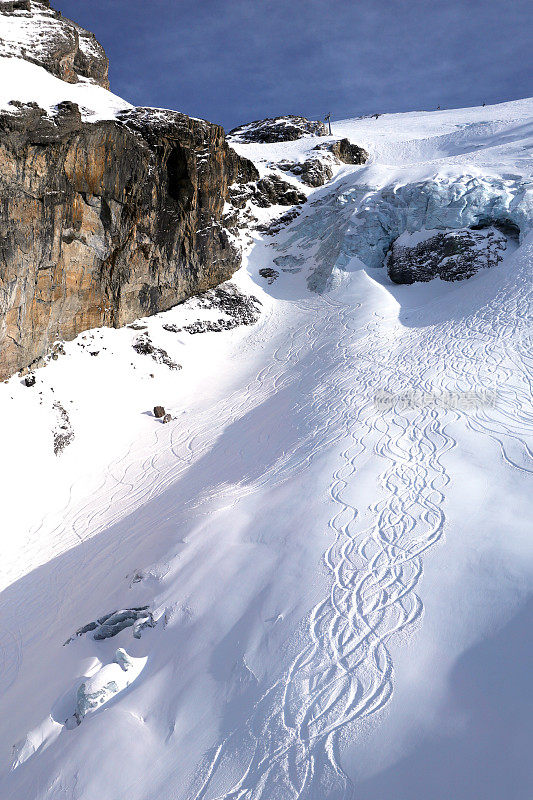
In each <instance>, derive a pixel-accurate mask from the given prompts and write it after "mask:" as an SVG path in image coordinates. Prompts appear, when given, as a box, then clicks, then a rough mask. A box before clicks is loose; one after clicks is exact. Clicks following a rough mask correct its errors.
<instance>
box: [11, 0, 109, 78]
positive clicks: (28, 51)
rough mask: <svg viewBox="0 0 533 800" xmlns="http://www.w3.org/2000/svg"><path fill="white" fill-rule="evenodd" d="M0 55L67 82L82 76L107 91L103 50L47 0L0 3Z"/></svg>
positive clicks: (107, 64) (106, 69) (92, 38)
mask: <svg viewBox="0 0 533 800" xmlns="http://www.w3.org/2000/svg"><path fill="white" fill-rule="evenodd" d="M0 55H1V56H16V57H18V58H24V59H25V60H26V61H31V62H32V63H33V64H37V65H38V66H40V67H44V69H46V70H47V71H48V72H51V73H52V74H53V75H55V76H56V77H58V78H61V79H62V80H64V81H66V82H67V83H76V82H77V81H78V80H79V79H80V77H82V78H88V79H89V80H91V81H93V82H94V83H97V84H98V85H99V86H103V87H104V88H105V89H108V88H109V80H108V77H107V73H108V68H109V61H108V59H107V56H106V54H105V51H104V48H103V47H102V46H101V45H100V44H99V43H98V42H97V41H96V39H95V37H94V34H92V33H89V31H86V30H84V29H83V28H82V27H80V26H79V25H77V24H76V23H75V22H71V20H69V19H66V18H65V17H62V16H61V14H60V12H59V11H55V10H54V9H52V8H50V3H49V0H40V2H38V1H37V2H36V1H35V0H31V2H30V0H10V1H9V2H2V0H0Z"/></svg>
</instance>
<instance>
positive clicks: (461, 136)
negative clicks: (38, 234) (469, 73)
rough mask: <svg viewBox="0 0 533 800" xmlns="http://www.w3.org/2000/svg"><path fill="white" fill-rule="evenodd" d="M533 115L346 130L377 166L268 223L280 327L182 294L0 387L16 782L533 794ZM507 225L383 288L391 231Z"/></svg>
mask: <svg viewBox="0 0 533 800" xmlns="http://www.w3.org/2000/svg"><path fill="white" fill-rule="evenodd" d="M532 130H533V101H531V100H524V101H519V102H515V103H507V104H503V105H500V106H493V107H485V108H477V109H464V110H457V111H445V112H433V113H419V114H413V113H411V114H405V115H398V114H397V115H384V116H382V117H379V118H378V119H361V120H349V121H345V122H341V123H334V135H335V137H338V136H347V137H348V138H350V140H351V141H352V142H354V143H356V144H358V145H361V146H363V147H364V148H365V149H366V150H368V152H369V153H370V155H371V159H370V161H369V162H368V163H367V164H365V165H363V166H356V167H354V166H347V165H342V166H339V165H337V167H336V174H335V176H334V178H333V180H332V181H331V182H330V183H329V184H327V185H326V186H324V187H322V188H320V189H317V190H315V191H310V190H309V189H306V190H305V191H306V192H307V193H308V195H309V198H308V202H307V204H306V205H305V206H304V208H303V211H302V213H301V214H300V215H299V216H298V217H297V218H296V219H294V221H293V222H292V223H291V224H290V225H289V226H288V227H286V228H284V229H283V230H282V231H281V232H279V233H278V234H277V235H275V236H270V237H269V236H265V237H264V238H260V237H257V236H256V238H255V240H254V243H253V245H252V246H251V248H250V251H249V254H248V258H247V263H246V265H245V267H244V268H243V269H242V270H241V271H240V273H238V274H237V276H236V279H235V282H236V284H237V286H238V287H239V289H240V291H241V292H242V293H243V294H244V295H246V296H247V295H250V294H253V295H254V296H255V297H257V299H258V300H259V301H260V303H261V306H260V308H261V313H260V316H259V319H258V321H257V322H256V323H255V324H253V325H244V326H239V327H234V328H233V329H232V330H222V331H220V332H214V331H213V332H207V333H202V334H195V333H191V332H189V331H188V330H187V329H186V325H187V323H191V322H194V321H195V320H196V319H198V318H202V319H211V320H217V319H218V318H219V317H222V318H223V319H227V314H226V313H225V312H224V311H223V310H222V311H220V310H219V309H217V308H216V304H215V306H214V305H213V304H211V307H205V306H209V305H210V303H209V302H208V303H203V305H204V307H199V306H202V301H189V303H187V304H186V305H185V306H181V307H177V308H175V309H173V310H172V311H169V312H166V313H165V314H160V315H157V316H155V317H151V318H150V319H149V320H143V321H141V322H140V325H141V326H146V328H145V329H144V330H135V329H133V330H132V328H131V327H129V328H124V329H122V330H119V331H114V330H98V331H94V332H91V333H88V334H83V335H82V336H80V337H79V338H78V340H77V341H75V342H72V343H70V344H68V345H66V346H65V351H66V353H65V355H60V356H59V358H58V359H57V360H54V361H51V362H50V364H49V365H48V366H47V367H46V368H44V369H42V370H39V371H37V372H36V373H35V375H36V383H35V385H34V386H31V387H27V386H25V385H23V381H22V382H21V380H20V378H18V377H14V378H12V379H11V380H10V381H8V382H7V383H6V384H3V385H2V386H0V390H1V391H0V404H1V416H0V418H1V419H2V421H3V422H2V426H3V430H2V441H3V444H4V464H6V465H8V470H7V475H6V476H5V478H4V480H3V488H4V490H5V500H4V501H3V522H4V524H3V542H2V565H1V575H2V593H1V595H0V609H1V618H2V623H3V624H2V628H1V629H0V659H1V663H2V665H3V666H2V671H1V674H0V691H2V695H1V699H0V718H1V719H2V721H3V722H2V725H1V735H0V764H1V772H0V796H1V797H4V796H5V797H9V798H16V800H19V799H20V800H23V798H24V800H25V799H26V798H48V799H50V798H53V799H54V800H56V799H57V800H58V799H59V798H64V797H76V798H79V800H94V799H95V798H99V800H100V799H102V800H115V798H117V797H128V798H131V800H156V798H157V800H167V799H168V800H171V799H172V800H193V798H194V800H213V798H225V800H229V799H230V798H235V800H236V798H247V799H250V800H252V799H253V800H258V798H261V800H289V799H290V798H300V799H301V800H333V799H335V800H339V799H340V798H343V799H347V798H352V797H353V798H355V797H356V798H357V800H376V799H377V798H381V797H387V798H394V800H444V799H445V798H446V800H448V799H449V798H453V800H474V798H481V797H483V798H484V800H500V798H502V797H506V798H508V800H524V798H525V797H527V796H529V794H530V789H531V771H530V766H529V757H528V752H527V745H526V743H527V742H528V740H530V738H531V733H532V731H531V714H530V712H529V709H528V708H527V698H528V685H529V668H528V659H530V656H531V650H530V644H529V642H528V637H527V631H528V625H529V626H530V625H531V616H532V607H531V604H530V602H528V598H529V597H530V593H531V587H532V577H533V548H532V546H531V539H530V519H531V512H532V508H531V491H530V483H531V473H532V462H531V446H532V445H531V434H532V432H533V408H532V404H531V399H532V398H531V386H532V382H531V378H532V375H531V366H532V363H531V347H530V345H531V328H530V323H531V317H530V293H531V259H532V252H533V238H532V234H531V233H530V229H531V224H532V221H533V213H532V206H531V185H532V184H531V179H532V161H531V149H530V148H531V134H532ZM317 141H318V140H314V139H313V138H312V137H309V138H305V139H300V140H297V141H294V142H287V143H274V144H236V145H235V148H236V149H238V151H239V152H240V153H242V154H244V155H246V156H248V157H250V158H253V160H254V161H255V162H256V163H257V164H258V167H259V169H260V171H261V172H262V174H265V173H267V172H268V171H276V167H275V164H276V162H279V161H281V160H291V161H295V160H298V159H300V160H301V159H305V158H306V157H308V155H309V153H310V152H311V150H312V148H313V147H315V146H316V143H317ZM321 141H322V140H321ZM290 180H291V181H294V182H295V183H297V179H296V178H290ZM488 222H491V223H492V222H494V223H497V224H498V225H502V224H512V226H514V228H518V229H519V243H518V246H514V247H509V248H508V250H507V251H506V255H505V258H504V259H503V261H501V262H500V263H499V264H498V265H497V266H494V267H492V268H491V269H481V270H480V271H479V272H478V273H477V274H476V275H474V276H473V277H472V278H470V279H468V280H465V281H461V282H459V283H445V282H442V281H440V280H438V279H437V280H434V281H431V282H429V283H425V284H414V285H412V286H395V285H393V284H392V283H391V282H390V281H389V280H388V278H387V276H386V271H385V270H384V268H383V258H384V255H385V253H386V250H387V249H388V247H389V245H390V244H391V242H392V241H393V240H394V239H395V238H397V237H398V236H400V235H402V234H405V233H406V232H407V233H408V234H409V233H413V232H416V231H430V230H443V229H449V228H452V229H453V228H461V227H465V226H470V225H477V224H484V223H488ZM423 236H425V233H422V237H423ZM402 241H404V240H403V239H402ZM264 269H267V270H275V272H276V273H277V277H275V276H274V277H275V280H273V281H272V282H267V281H266V280H265V279H264V278H262V277H261V275H260V273H259V271H260V270H264ZM267 274H269V275H270V276H271V278H272V277H273V276H272V273H271V272H270V273H267ZM256 307H257V305H256ZM173 328H174V330H173ZM176 329H178V330H176ZM195 329H197V328H195ZM195 329H193V330H195ZM190 330H191V329H190ZM146 335H149V337H150V339H151V341H152V342H153V344H154V345H155V346H156V348H161V349H164V350H165V351H167V353H168V355H169V357H170V359H171V360H172V361H174V362H176V363H179V364H180V365H181V366H182V369H181V370H177V369H174V370H173V369H169V367H168V365H167V364H168V362H167V364H165V363H164V359H162V358H161V353H160V351H158V350H157V349H156V351H155V358H156V360H154V358H153V357H152V355H154V354H150V353H148V354H143V352H142V350H143V348H138V349H140V352H137V351H136V350H133V348H132V345H134V344H135V343H136V341H137V340H138V339H139V337H143V336H144V337H145V336H146ZM96 352H97V353H98V356H96V357H95V356H92V355H91V354H92V353H96ZM158 357H159V361H158V360H157V359H158ZM156 404H163V405H164V406H165V409H167V410H168V411H170V413H171V414H172V416H173V417H174V419H173V420H171V421H170V422H169V423H168V424H165V425H162V424H161V423H160V422H159V421H158V420H156V419H155V418H154V416H153V415H152V413H151V409H152V407H153V406H154V405H156ZM61 408H62V409H64V410H65V411H66V412H67V417H68V423H67V422H66V421H65V417H64V415H63V414H62V413H61V411H60V409H61ZM61 425H63V426H67V428H68V426H70V428H71V429H72V432H73V434H74V439H73V440H72V442H71V443H69V444H68V446H66V447H65V448H64V450H63V452H62V453H61V455H59V456H56V455H54V451H53V441H54V440H53V430H54V429H55V430H56V434H58V435H61V430H63V433H64V434H65V433H68V430H67V428H65V427H64V428H63V429H61ZM145 606H147V608H146V609H144V607H145ZM132 609H137V610H139V609H143V610H142V611H136V612H135V613H134V612H133V611H131V610H132ZM115 610H123V611H124V612H127V613H125V614H123V615H122V617H121V616H120V615H118V617H120V618H121V619H128V620H131V622H130V624H128V626H127V627H124V629H123V630H121V631H120V632H119V633H117V635H115V636H113V637H112V638H104V639H101V638H94V634H95V632H96V631H97V630H101V628H102V626H103V625H105V622H102V618H103V617H105V616H106V615H107V614H109V613H110V612H113V611H115ZM128 610H129V611H128ZM144 613H146V614H150V615H151V616H150V618H149V619H150V624H147V625H146V626H145V627H143V628H142V629H139V628H136V627H135V626H134V625H133V620H134V619H137V617H138V616H139V614H144ZM136 615H137V616H136ZM116 618H117V617H113V619H116ZM97 620H100V622H99V623H97V622H96V621H97ZM89 623H91V624H92V625H93V627H92V628H91V627H90V626H89V627H88V628H87V629H86V630H85V632H81V629H82V628H83V627H84V626H87V625H88V624H89ZM77 631H78V632H79V635H77V636H76V635H75V634H76V632H77ZM137 634H139V638H137ZM71 637H73V638H72V640H71V641H70V642H69V643H68V644H65V645H63V643H64V642H66V641H67V640H68V639H69V638H71ZM119 648H122V650H123V651H124V652H125V654H126V655H122V654H121V653H122V651H120V652H118V651H119ZM128 656H129V657H130V658H131V660H132V666H131V671H129V669H124V667H123V666H121V664H123V663H127V661H126V662H125V661H124V659H127V657H128ZM108 676H111V678H112V677H113V676H115V677H116V676H119V678H120V680H118V682H117V681H115V683H114V686H110V684H111V683H112V682H113V680H112V679H111V678H110V679H109V680H108ZM83 687H85V688H83ZM87 687H88V688H87ZM87 698H89V699H90V702H91V711H90V713H87V714H85V715H84V716H81V715H80V714H78V716H79V717H80V718H81V722H80V724H79V725H76V724H75V723H74V722H73V717H74V719H76V717H75V716H74V715H75V713H76V710H77V709H78V710H79V708H80V707H81V706H83V708H85V705H84V704H85V703H86V702H87ZM100 699H101V700H102V702H101V703H100V702H99V701H100ZM80 704H81V706H80ZM98 706H100V707H98ZM6 720H8V721H9V722H8V723H6ZM78 721H79V720H78Z"/></svg>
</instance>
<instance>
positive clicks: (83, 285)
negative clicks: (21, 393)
mask: <svg viewBox="0 0 533 800" xmlns="http://www.w3.org/2000/svg"><path fill="white" fill-rule="evenodd" d="M119 117H120V119H119V120H118V121H108V122H98V123H93V124H89V123H83V122H82V119H81V115H80V113H79V109H78V107H77V106H76V105H75V104H74V103H62V104H61V105H60V106H59V107H58V113H57V115H55V116H54V117H50V116H47V115H46V114H45V112H44V111H43V110H42V109H39V108H38V106H36V104H27V105H23V104H18V108H16V109H14V111H13V113H6V112H3V113H0V192H1V195H2V200H3V202H2V205H1V206H0V225H1V229H2V239H1V241H0V353H1V360H0V379H3V378H5V377H7V376H9V375H11V374H12V373H13V372H15V371H17V370H19V369H21V368H22V367H24V366H26V365H28V364H30V363H32V362H33V361H34V360H35V359H36V358H38V357H39V356H42V355H44V354H45V353H46V352H47V351H48V349H49V346H50V345H51V344H52V343H53V342H54V341H56V340H57V339H65V340H68V339H73V338H74V337H75V336H76V335H77V334H78V333H80V332H81V331H83V330H86V329H87V328H93V327H99V326H102V325H107V326H115V327H118V326H122V325H124V324H127V323H129V322H132V321H133V320H135V319H138V318H139V317H143V316H146V315H149V314H154V313H157V312H159V311H164V310H167V309H168V308H170V307H171V306H173V305H175V304H176V303H178V302H180V301H182V300H185V299H186V298H188V297H190V296H191V295H193V294H196V293H198V292H202V291H205V290H207V289H209V288H211V287H213V286H216V285H218V284H219V283H221V282H223V281H225V280H227V279H228V278H229V277H230V276H231V275H232V274H233V272H234V271H235V270H236V269H237V268H238V267H239V266H240V262H241V253H240V250H238V249H237V248H236V246H235V245H234V244H233V240H232V237H231V235H230V234H229V232H228V230H227V229H226V228H225V226H224V217H223V214H224V203H225V200H226V199H227V198H228V187H229V186H230V185H231V184H234V183H235V182H237V181H246V180H250V179H252V180H256V178H257V177H258V176H257V171H256V170H255V167H254V166H253V164H251V162H249V161H247V159H242V158H240V157H239V156H238V155H237V154H236V153H235V152H234V151H233V150H231V149H230V148H229V147H228V145H227V143H226V141H225V136H224V131H223V130H222V128H220V127H219V126H218V125H212V124H210V123H208V122H203V121H200V120H193V119H189V117H187V116H185V115H184V114H179V113H177V112H172V111H165V112H163V111H158V110H153V109H142V108H140V109H133V110H131V111H128V112H124V113H122V114H120V115H119Z"/></svg>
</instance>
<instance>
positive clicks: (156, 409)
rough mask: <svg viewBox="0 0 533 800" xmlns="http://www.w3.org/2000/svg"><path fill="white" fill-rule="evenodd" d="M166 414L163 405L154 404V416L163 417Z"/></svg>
mask: <svg viewBox="0 0 533 800" xmlns="http://www.w3.org/2000/svg"><path fill="white" fill-rule="evenodd" d="M164 416H165V409H164V408H163V406H154V417H157V419H161V417H164Z"/></svg>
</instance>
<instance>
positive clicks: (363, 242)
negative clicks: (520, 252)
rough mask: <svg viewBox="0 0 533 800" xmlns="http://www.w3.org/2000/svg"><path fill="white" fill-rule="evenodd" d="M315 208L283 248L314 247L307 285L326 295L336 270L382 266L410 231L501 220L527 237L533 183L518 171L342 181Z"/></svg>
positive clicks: (532, 216) (531, 218)
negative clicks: (377, 184) (375, 182)
mask: <svg viewBox="0 0 533 800" xmlns="http://www.w3.org/2000/svg"><path fill="white" fill-rule="evenodd" d="M313 206H314V207H313V210H312V211H311V213H308V214H306V215H305V216H304V217H303V218H302V219H301V220H299V221H298V222H297V223H295V224H294V225H293V227H292V229H291V231H290V234H289V236H288V238H287V239H286V240H285V242H284V243H283V244H282V245H281V246H279V249H280V250H282V251H286V250H288V249H289V247H293V246H298V247H305V248H306V249H309V248H311V247H313V246H314V247H315V252H314V262H315V267H314V269H313V271H312V272H311V274H310V275H309V277H308V285H309V288H310V289H311V290H313V291H318V292H321V291H324V290H325V289H326V288H327V287H328V285H329V284H330V281H331V276H332V273H333V271H334V270H335V269H339V270H345V269H348V268H349V263H350V261H351V260H352V259H354V258H357V259H359V260H360V261H361V262H362V263H363V264H364V266H366V267H382V266H383V264H384V260H385V256H386V254H387V252H388V250H389V248H390V246H391V244H392V242H393V241H394V240H395V239H397V238H398V237H399V236H400V235H401V234H402V233H404V232H405V231H407V232H408V233H415V232H416V231H420V230H422V229H428V230H445V229H457V228H468V227H475V226H481V225H489V224H492V223H498V224H500V225H505V226H508V227H510V228H512V229H515V230H518V231H519V232H520V238H521V240H522V239H523V238H524V236H525V235H526V234H527V233H528V232H529V230H530V229H531V228H532V227H533V183H532V182H531V181H528V180H526V179H524V178H522V177H520V176H516V175H506V176H495V175H470V174H461V175H456V176H449V175H436V176H435V177H434V178H432V179H428V180H422V181H417V182H413V183H405V184H401V183H400V184H396V185H389V186H386V187H384V188H380V189H376V188H372V187H370V186H368V185H362V184H359V183H353V182H352V181H341V182H340V183H339V185H338V187H337V190H336V191H334V192H331V193H329V194H327V195H325V196H324V197H323V198H322V199H319V200H318V201H316V202H315V203H314V204H313ZM317 242H318V243H319V244H318V246H316V243H317Z"/></svg>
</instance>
